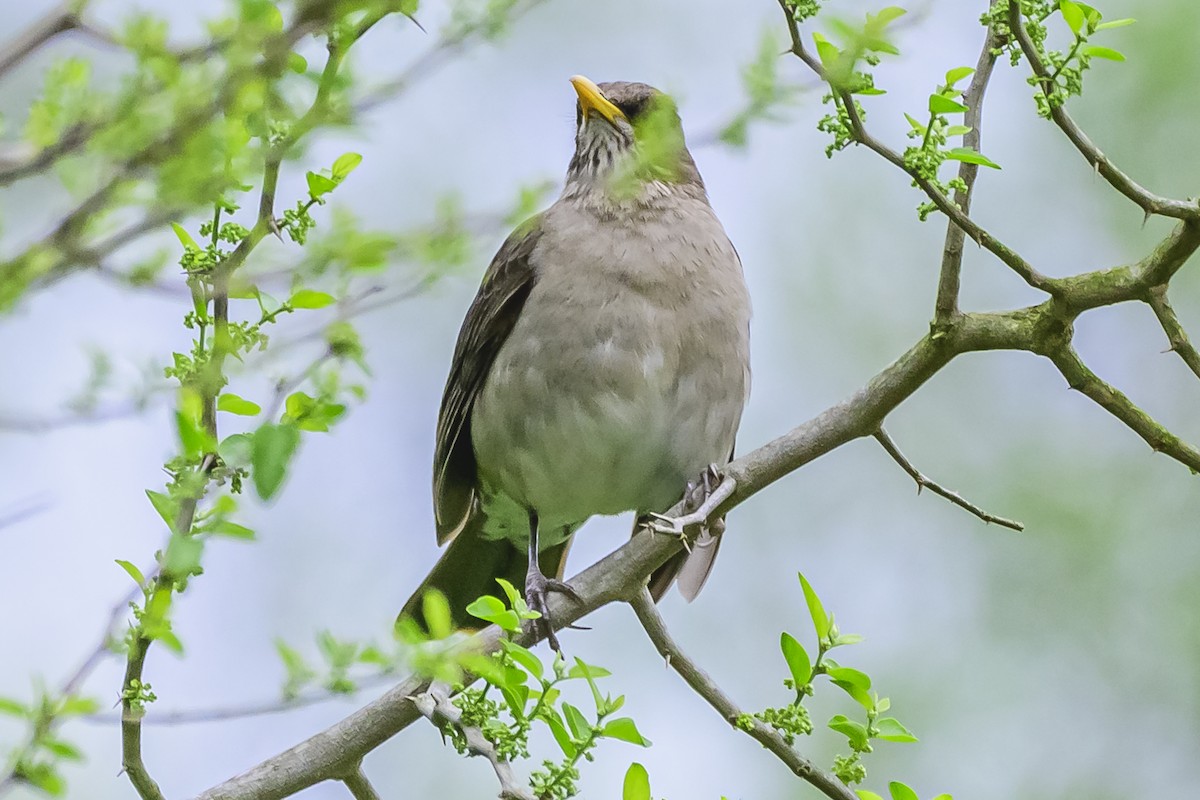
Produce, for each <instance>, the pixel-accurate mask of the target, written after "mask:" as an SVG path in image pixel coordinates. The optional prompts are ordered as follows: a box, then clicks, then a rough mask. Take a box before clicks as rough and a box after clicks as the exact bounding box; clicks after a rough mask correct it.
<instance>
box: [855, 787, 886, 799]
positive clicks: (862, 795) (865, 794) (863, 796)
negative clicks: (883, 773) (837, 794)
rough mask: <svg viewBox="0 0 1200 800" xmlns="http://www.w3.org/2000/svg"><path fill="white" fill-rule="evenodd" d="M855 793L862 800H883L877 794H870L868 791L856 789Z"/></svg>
mask: <svg viewBox="0 0 1200 800" xmlns="http://www.w3.org/2000/svg"><path fill="white" fill-rule="evenodd" d="M854 793H855V794H856V795H858V796H859V798H860V800H883V798H882V797H880V796H879V795H877V794H875V792H868V791H867V790H866V789H855V790H854Z"/></svg>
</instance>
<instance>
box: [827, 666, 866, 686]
mask: <svg viewBox="0 0 1200 800" xmlns="http://www.w3.org/2000/svg"><path fill="white" fill-rule="evenodd" d="M825 672H826V674H827V675H828V676H829V677H830V678H831V679H832V680H834V681H836V682H840V683H848V684H850V685H852V686H858V687H860V688H862V689H870V688H871V676H870V675H868V674H867V673H865V672H863V671H862V670H857V669H854V668H853V667H832V668H830V669H827V670H826V671H825Z"/></svg>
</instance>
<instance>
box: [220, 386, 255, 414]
mask: <svg viewBox="0 0 1200 800" xmlns="http://www.w3.org/2000/svg"><path fill="white" fill-rule="evenodd" d="M217 410H218V411H228V412H229V413H230V414H237V415H238V416H242V417H253V416H254V415H255V414H260V413H262V406H260V405H259V404H258V403H253V402H251V401H249V400H246V399H244V398H241V397H238V396H237V395H236V394H234V393H233V392H225V393H224V394H223V395H221V396H220V397H218V398H217Z"/></svg>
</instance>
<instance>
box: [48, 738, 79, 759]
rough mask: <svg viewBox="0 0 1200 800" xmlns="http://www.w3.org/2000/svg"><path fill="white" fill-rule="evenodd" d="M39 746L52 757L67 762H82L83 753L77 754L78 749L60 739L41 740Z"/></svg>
mask: <svg viewBox="0 0 1200 800" xmlns="http://www.w3.org/2000/svg"><path fill="white" fill-rule="evenodd" d="M40 744H41V745H42V747H44V748H46V749H47V750H49V751H50V752H51V753H53V754H54V755H56V756H58V757H59V758H62V759H66V760H67V761H82V760H83V753H81V752H79V748H78V747H76V746H75V745H73V744H71V743H70V742H64V741H63V740H62V739H42V740H41V742H40Z"/></svg>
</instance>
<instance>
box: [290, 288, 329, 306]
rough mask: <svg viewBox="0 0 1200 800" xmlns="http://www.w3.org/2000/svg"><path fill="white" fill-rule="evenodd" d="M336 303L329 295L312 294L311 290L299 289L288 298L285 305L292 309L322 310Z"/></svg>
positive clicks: (322, 293) (321, 293)
mask: <svg viewBox="0 0 1200 800" xmlns="http://www.w3.org/2000/svg"><path fill="white" fill-rule="evenodd" d="M336 302H337V298H335V297H334V296H333V295H331V294H326V293H325V292H314V291H313V290H312V289H301V290H300V291H298V292H296V293H295V294H293V295H292V296H291V297H290V298H288V301H287V304H288V305H289V306H291V307H292V308H324V307H325V306H329V305H333V304H334V303H336Z"/></svg>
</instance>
